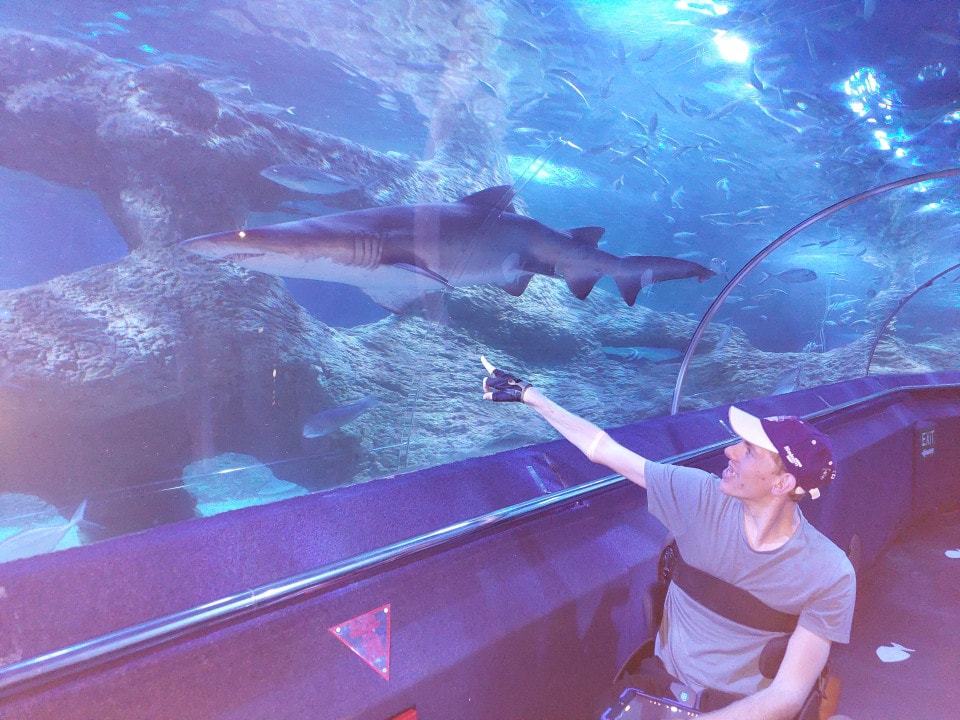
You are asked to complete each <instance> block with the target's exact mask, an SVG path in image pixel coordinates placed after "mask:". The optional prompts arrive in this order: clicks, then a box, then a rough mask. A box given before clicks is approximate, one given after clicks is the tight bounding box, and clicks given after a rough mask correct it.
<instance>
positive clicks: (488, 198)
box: [457, 185, 517, 213]
mask: <svg viewBox="0 0 960 720" xmlns="http://www.w3.org/2000/svg"><path fill="white" fill-rule="evenodd" d="M516 194H517V192H516V190H514V189H513V186H511V185H497V186H496V187H490V188H487V189H486V190H481V191H480V192H475V193H473V194H472V195H467V196H466V197H465V198H461V199H460V200H458V201H457V202H462V203H466V204H467V205H476V206H478V207H485V208H489V209H491V210H493V209H497V210H499V211H500V212H508V213H516V212H517V209H516V208H515V207H514V206H513V198H514V196H515V195H516Z"/></svg>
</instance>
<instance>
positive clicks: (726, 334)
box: [710, 321, 733, 352]
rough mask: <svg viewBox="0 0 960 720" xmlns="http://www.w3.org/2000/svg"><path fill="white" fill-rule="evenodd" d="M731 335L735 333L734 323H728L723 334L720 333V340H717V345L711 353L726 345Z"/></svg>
mask: <svg viewBox="0 0 960 720" xmlns="http://www.w3.org/2000/svg"><path fill="white" fill-rule="evenodd" d="M731 333H733V321H730V322H729V323H727V326H726V327H725V328H724V329H723V332H722V333H720V339H719V340H717V344H716V345H714V346H713V349H712V350H711V351H710V352H716V351H717V350H719V349H720V348H722V347H723V346H724V345H726V344H727V341H728V340H729V339H730V335H731Z"/></svg>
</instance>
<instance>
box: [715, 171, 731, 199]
mask: <svg viewBox="0 0 960 720" xmlns="http://www.w3.org/2000/svg"><path fill="white" fill-rule="evenodd" d="M717 191H718V192H721V193H723V196H724V198H725V199H727V200H729V199H730V178H725V177H722V178H720V179H719V180H717Z"/></svg>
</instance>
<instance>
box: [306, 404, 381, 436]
mask: <svg viewBox="0 0 960 720" xmlns="http://www.w3.org/2000/svg"><path fill="white" fill-rule="evenodd" d="M379 404H380V403H379V402H378V400H377V399H376V398H375V397H373V396H372V395H368V396H367V397H365V398H364V399H363V400H360V401H359V402H355V403H350V404H349V405H339V406H337V407H333V408H327V409H326V410H321V411H320V412H318V413H317V414H316V415H313V416H311V417H310V419H309V420H307V421H306V422H305V423H304V424H303V436H304V437H305V438H318V437H323V436H324V435H329V434H330V433H332V432H334V431H336V430H339V429H340V428H342V427H343V426H344V425H346V424H347V423H350V422H353V421H354V420H356V419H357V418H358V417H360V416H361V415H363V413H365V412H366V411H367V410H369V409H370V408H373V407H376V406H377V405H379Z"/></svg>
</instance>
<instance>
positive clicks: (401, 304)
mask: <svg viewBox="0 0 960 720" xmlns="http://www.w3.org/2000/svg"><path fill="white" fill-rule="evenodd" d="M439 289H440V288H437V290H439ZM363 292H364V293H366V295H367V297H369V298H370V299H371V300H373V301H374V302H375V303H376V304H377V305H379V306H380V307H382V308H383V309H384V310H389V311H390V312H392V313H396V314H397V315H399V314H401V313H404V312H406V311H407V310H408V309H409V308H410V306H411V305H413V304H415V303H420V302H423V301H424V299H425V298H426V297H427V293H426V292H421V291H419V290H379V289H374V288H364V289H363Z"/></svg>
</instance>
